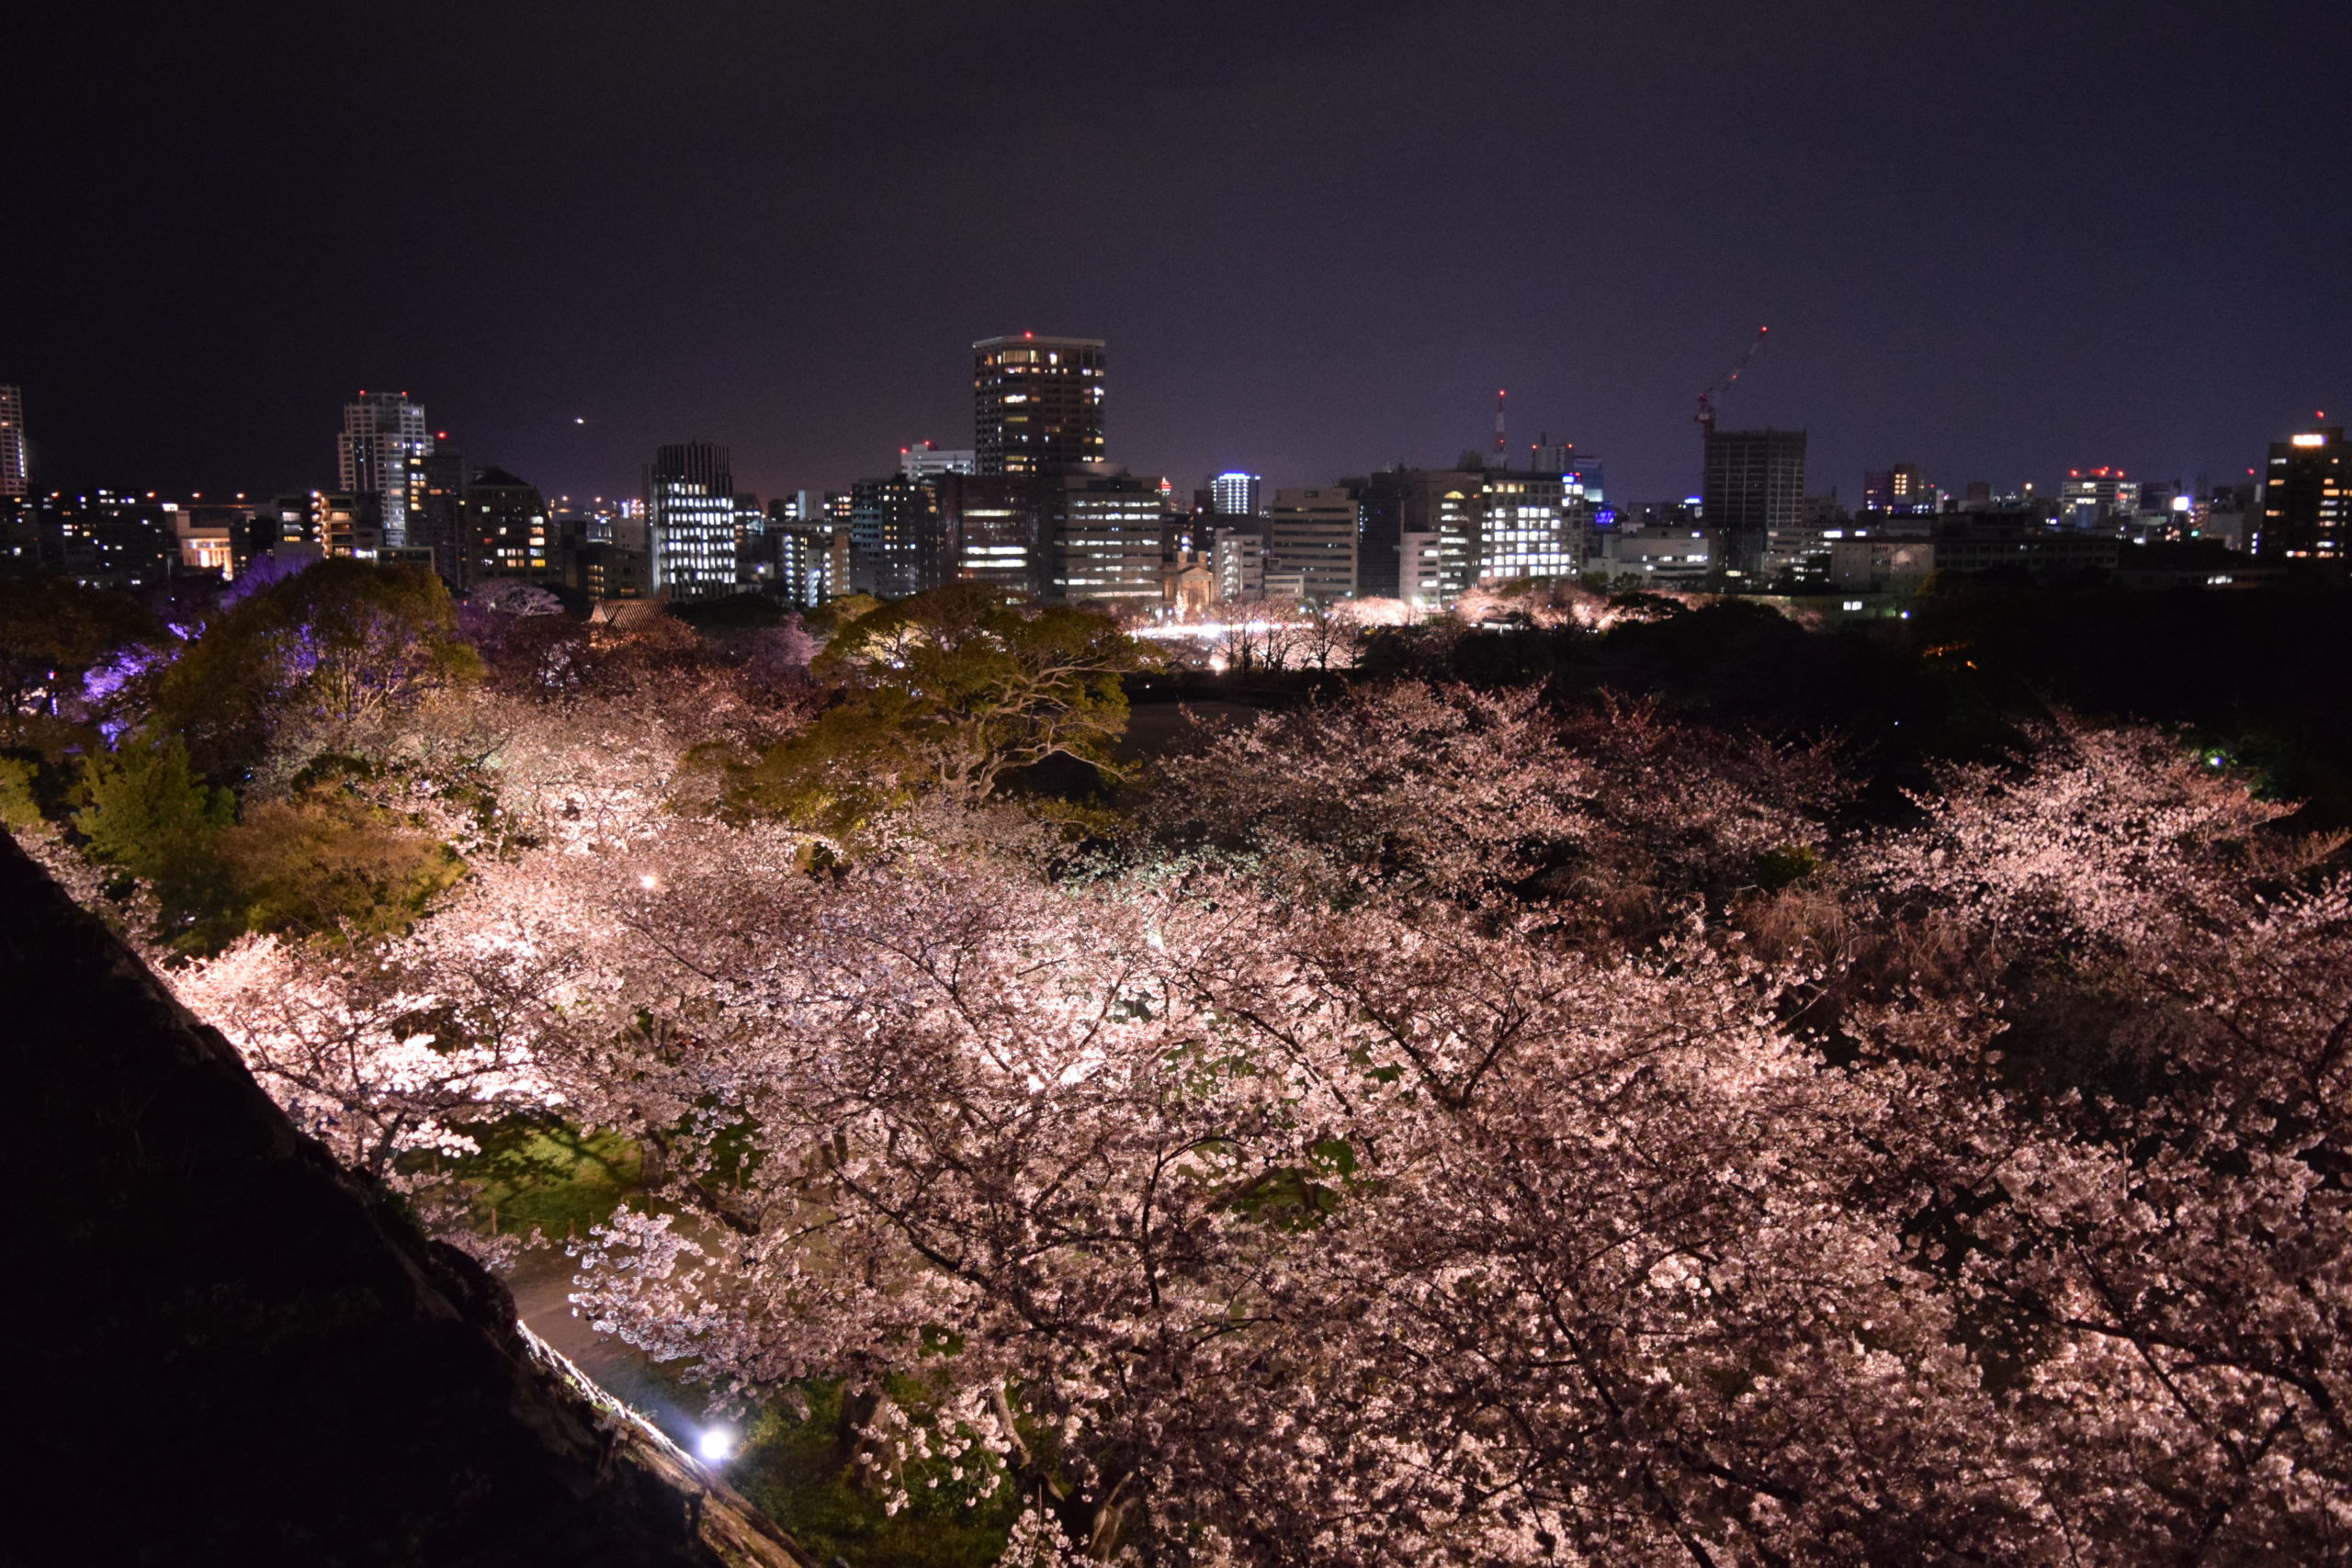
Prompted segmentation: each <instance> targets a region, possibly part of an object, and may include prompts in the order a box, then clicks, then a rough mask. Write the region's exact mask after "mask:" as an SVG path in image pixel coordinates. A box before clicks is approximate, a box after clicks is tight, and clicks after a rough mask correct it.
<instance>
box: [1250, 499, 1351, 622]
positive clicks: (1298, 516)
mask: <svg viewBox="0 0 2352 1568" xmlns="http://www.w3.org/2000/svg"><path fill="white" fill-rule="evenodd" d="M1265 570H1266V574H1267V575H1268V576H1269V577H1283V578H1288V577H1292V576H1295V577H1296V578H1297V579H1298V586H1299V595H1298V596H1299V597H1300V598H1302V599H1308V600H1312V601H1314V602H1315V603H1317V604H1329V603H1331V602H1332V601H1333V600H1335V599H1347V598H1351V597H1352V596H1353V595H1354V593H1355V592H1356V495H1355V491H1352V490H1345V489H1340V488H1338V487H1335V486H1327V487H1324V488H1322V489H1317V490H1279V491H1275V492H1274V509H1273V512H1272V515H1271V518H1270V521H1269V524H1268V526H1267V530H1266V565H1265Z"/></svg>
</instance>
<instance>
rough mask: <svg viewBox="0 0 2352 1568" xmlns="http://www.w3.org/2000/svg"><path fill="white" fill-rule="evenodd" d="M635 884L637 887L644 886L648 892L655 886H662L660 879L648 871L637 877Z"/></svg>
mask: <svg viewBox="0 0 2352 1568" xmlns="http://www.w3.org/2000/svg"><path fill="white" fill-rule="evenodd" d="M637 885H638V886H639V887H642V888H644V889H645V890H646V891H647V892H648V893H650V892H652V891H653V890H654V889H655V888H656V887H659V886H662V879H661V878H660V877H658V876H656V875H654V874H652V873H651V872H650V871H649V872H647V873H646V874H644V875H643V876H640V877H639V878H638V879H637Z"/></svg>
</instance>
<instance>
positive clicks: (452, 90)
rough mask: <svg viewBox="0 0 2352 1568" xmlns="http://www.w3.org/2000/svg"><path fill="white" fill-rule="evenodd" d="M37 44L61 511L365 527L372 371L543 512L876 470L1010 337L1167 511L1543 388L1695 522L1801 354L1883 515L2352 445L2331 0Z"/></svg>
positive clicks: (631, 27) (183, 36)
mask: <svg viewBox="0 0 2352 1568" xmlns="http://www.w3.org/2000/svg"><path fill="white" fill-rule="evenodd" d="M30 9H32V10H33V11H34V13H35V14H34V15H31V16H26V15H24V14H22V12H21V11H13V10H12V12H11V16H10V20H9V21H8V22H7V23H6V24H5V27H6V29H7V31H8V34H9V36H10V42H9V47H8V50H7V54H8V56H9V67H10V69H9V72H8V78H9V79H8V84H7V86H6V90H5V92H0V130H4V131H5V137H6V141H5V144H4V145H0V163H5V169H4V170H0V173H5V179H0V190H4V191H5V198H6V201H7V202H8V203H9V204H10V206H11V221H10V222H9V223H8V225H7V227H6V239H5V241H0V381H15V382H19V383H21V384H22V385H23V386H24V387H25V389H26V399H27V423H28V427H29V430H30V434H31V435H32V438H33V441H34V457H35V463H36V476H35V477H36V479H37V481H39V482H40V483H41V484H43V485H44V487H46V486H51V485H57V486H74V485H88V484H95V483H111V484H114V485H116V486H119V487H121V488H127V489H138V490H146V489H159V490H162V491H165V492H166V493H172V492H179V493H185V492H186V491H188V490H191V489H196V490H204V491H212V492H219V491H228V490H236V489H246V490H254V491H262V490H269V489H276V488H284V487H290V486H295V485H311V484H328V483H332V481H333V478H334V432H335V430H336V428H337V426H338V423H339V421H340V417H341V412H340V406H339V405H340V404H341V403H342V401H343V400H345V398H346V397H348V396H349V395H351V393H352V392H353V391H355V390H356V389H359V388H362V387H365V388H371V389H375V388H391V389H407V390H408V391H410V392H412V393H413V394H414V395H415V396H416V397H418V398H419V399H420V400H423V401H424V404H425V406H426V408H427V410H428V411H429V412H430V414H431V418H432V423H433V424H434V425H435V428H436V429H441V430H447V431H448V432H449V433H450V434H451V435H452V436H453V437H454V438H455V440H456V441H457V443H458V445H459V446H462V448H463V449H464V451H465V452H466V453H467V455H468V457H469V459H471V460H474V461H477V462H495V463H497V464H500V465H502V466H503V467H505V468H511V469H513V470H515V472H518V473H520V474H522V475H524V476H525V477H526V478H528V479H532V480H535V481H537V483H539V484H540V485H541V486H542V487H543V488H545V489H547V490H548V491H550V492H555V491H571V492H574V493H587V492H590V491H603V492H605V493H608V494H609V493H615V492H619V491H628V492H633V491H634V489H635V485H636V475H637V471H638V467H639V464H640V463H641V462H642V461H643V460H644V459H645V457H647V456H648V455H649V453H650V448H651V447H652V446H654V445H655V444H656V443H657V442H662V441H673V440H681V439H686V438H690V437H705V438H709V439H715V440H719V441H725V442H728V443H729V444H731V445H732V446H733V447H734V449H735V467H736V474H737V479H738V482H739V484H741V486H743V487H744V488H747V489H753V490H757V491H760V492H762V493H763V494H771V493H775V492H778V491H786V490H790V489H795V488H800V487H810V488H818V487H833V488H838V487H842V486H844V485H845V484H846V483H847V482H848V481H849V480H850V479H853V478H855V477H857V476H859V475H861V474H866V473H878V472H886V471H888V469H889V468H891V467H892V466H893V464H894V463H895V458H896V451H897V448H898V447H899V446H901V445H902V444H904V443H906V442H909V441H911V440H920V439H922V438H924V437H930V438H932V439H935V440H937V441H938V442H939V443H940V444H941V445H943V446H967V445H969V443H970V439H971V412H970V396H971V394H970V364H969V346H968V345H969V344H970V343H971V341H972V340H973V339H975V338H978V337H981V336H985V335H989V334H991V333H1000V332H1017V331H1021V330H1023V329H1030V330H1035V331H1037V332H1041V333H1072V334H1080V335H1087V336H1096V337H1103V338H1107V339H1108V340H1109V342H1110V345H1111V346H1110V359H1109V367H1110V374H1109V386H1110V401H1109V411H1110V412H1109V420H1110V425H1109V429H1110V451H1111V456H1112V457H1114V459H1117V460H1119V461H1122V462H1125V463H1126V464H1128V465H1129V466H1130V467H1132V468H1135V469H1136V470H1137V471H1141V472H1148V473H1166V474H1169V475H1170V476H1171V477H1173V478H1174V479H1175V480H1176V482H1177V484H1178V485H1179V487H1180V489H1189V488H1190V487H1191V486H1193V485H1194V484H1197V483H1199V482H1200V480H1201V477H1202V475H1203V474H1204V472H1206V471H1207V470H1209V469H1212V468H1225V467H1237V466H1238V467H1245V468H1252V469H1255V470H1257V471H1260V472H1262V473H1264V474H1265V475H1266V476H1267V477H1268V479H1269V480H1270V481H1271V482H1272V483H1275V484H1312V483H1317V482H1321V481H1323V480H1326V479H1330V478H1333V477H1335V476H1339V475H1342V474H1352V473H1363V472H1364V471H1366V470H1368V469H1370V468H1374V467H1379V466H1383V465H1385V464H1387V463H1391V462H1395V461H1397V460H1400V459H1401V460H1405V461H1408V462H1412V463H1416V464H1423V465H1442V464H1445V463H1448V462H1450V461H1451V460H1452V459H1453V457H1454V455H1455V454H1456V453H1457V452H1458V451H1460V450H1461V449H1462V448H1464V447H1465V446H1476V445H1482V444H1484V443H1485V442H1486V441H1487V440H1488V439H1489V438H1490V436H1491V431H1492V420H1493V412H1492V411H1493V396H1494V391H1495V389H1497V388H1498V387H1508V388H1509V389H1510V393H1511V397H1510V404H1511V411H1512V412H1511V420H1512V435H1513V438H1514V440H1515V441H1516V442H1521V443H1523V442H1526V441H1532V439H1534V438H1535V436H1536V435H1537V434H1539V433H1542V432H1548V433H1549V434H1551V435H1552V437H1553V438H1554V439H1555V440H1560V439H1567V440H1572V441H1574V442H1576V443H1577V446H1578V447H1579V448H1580V449H1581V450H1585V451H1589V452H1595V453H1598V454H1600V456H1601V457H1603V458H1604V459H1605V460H1606V461H1607V463H1608V464H1609V478H1610V481H1611V492H1612V494H1613V495H1614V496H1615V497H1616V498H1617V499H1620V500H1624V499H1647V498H1652V497H1659V496H1667V495H1679V494H1682V493H1686V492H1687V491H1691V490H1692V489H1693V488H1695V483H1696V479H1697V467H1698V464H1697V446H1698V443H1697V436H1696V432H1695V427H1694V426H1693V425H1692V423H1691V412H1692V399H1693V395H1694V394H1695V393H1696V392H1698V391H1699V389H1701V388H1702V387H1704V386H1706V385H1707V384H1708V382H1709V381H1711V380H1713V378H1716V377H1717V376H1718V375H1719V374H1720V373H1722V372H1723V371H1724V369H1726V368H1727V367H1729V366H1730V364H1731V363H1732V362H1733V361H1734V360H1735V359H1736V357H1737V356H1738V355H1739V353H1740V352H1741V350H1742V349H1743V348H1744V347H1745V345H1746V344H1747V341H1748V340H1749V338H1750V337H1751V336H1752V335H1753V333H1754V332H1755V330H1756V328H1757V326H1758V324H1761V323H1770V326H1771V328H1772V333H1771V341H1770V346H1769V347H1767V348H1766V349H1765V351H1764V352H1763V354H1762V355H1759V356H1758V359H1757V361H1756V362H1755V365H1754V367H1752V368H1751V369H1750V370H1749V372H1748V373H1747V376H1746V377H1745V378H1743V379H1742V380H1741V382H1740V383H1739V385H1738V387H1737V388H1736V389H1735V390H1734V391H1733V392H1732V393H1731V394H1730V395H1729V397H1728V398H1726V399H1725V400H1724V404H1723V421H1724V424H1725V426H1726V427H1742V426H1747V425H1749V424H1763V423H1774V424H1781V425H1793V426H1804V427H1806V428H1808V429H1809V430H1810V431H1811V432H1812V454H1813V455H1812V460H1811V463H1810V465H1809V479H1810V488H1811V489H1813V490H1815V491H1825V490H1826V489H1827V488H1828V487H1829V486H1830V485H1832V484H1835V485H1837V486H1838V488H1839V490H1840V491H1841V493H1842V494H1844V495H1845V496H1846V497H1847V498H1848V499H1849V501H1851V500H1854V499H1855V498H1856V492H1857V491H1858V490H1859V488H1860V474H1861V470H1862V468H1864V467H1865V466H1871V467H1878V466H1883V464H1885V463H1888V462H1891V461H1897V460H1914V461H1917V462H1920V463H1923V464H1925V465H1926V466H1927V468H1928V472H1929V473H1930V475H1931V476H1932V477H1933V478H1934V479H1936V480H1937V481H1939V482H1940V483H1943V484H1945V485H1947V486H1950V487H1951V488H1953V489H1957V488H1958V487H1959V486H1960V485H1961V484H1962V483H1963V482H1965V481H1966V480H1968V479H1991V480H1993V481H1995V482H1996V485H1998V486H2000V487H2002V488H2007V487H2009V486H2012V485H2014V484H2015V483H2016V482H2017V481H2018V480H2019V479H2036V480H2038V481H2041V482H2044V483H2048V482H2050V481H2052V480H2054V479H2056V478H2057V477H2058V476H2059V475H2061V474H2062V473H2063V472H2064V469H2066V468H2069V467H2076V466H2089V465H2093V464H2098V463H2114V464H2121V465H2123V466H2125V467H2126V468H2130V469H2131V471H2132V472H2134V473H2135V474H2144V475H2146V476H2147V477H2151V478H2167V479H2168V478H2173V477H2179V478H2182V479H2191V478H2193V477H2194V476H2195V475H2197V474H2199V473H2200V472H2201V473H2206V474H2210V475H2211V476H2212V478H2213V479H2215V480H2216V481H2217V482H2218V481H2220V480H2222V479H2225V478H2228V477H2231V476H2243V474H2244V471H2245V468H2247V467H2248V466H2249V465H2252V464H2255V463H2256V462H2257V461H2258V460H2259V459H2260V457H2261V455H2262V453H2263V449H2264V444H2265V443H2267V442H2268V441H2269V440H2271V439H2274V438H2275V437H2276V436H2277V435H2278V434H2281V433H2283V432H2284V431H2286V430H2288V429H2289V428H2291V427H2294V426H2296V425H2297V424H2299V423H2308V421H2309V419H2310V416H2311V415H2312V411H2313V410H2314V409H2317V408H2325V409H2327V410H2328V411H2329V412H2330V414H2331V415H2332V416H2339V417H2340V412H2352V190H2347V188H2346V186H2347V185H2352V107H2347V105H2352V75H2347V62H2352V7H2346V6H2343V5H2342V4H2341V3H2340V0H2331V3H2327V4H2301V3H2277V4H2273V3H2265V0H2237V3H2234V4H2214V5H2165V4H2161V3H2159V4H2143V5H2131V6H2121V5H2114V6H2110V5H2098V6H2092V5H2074V6H2069V5H2064V4H2062V3H2057V0H2035V3H2030V4H2012V3H2007V0H1994V3H1983V0H1965V3H1961V4H1932V5H1930V4H1900V5H1884V4H1882V5H1860V4H1804V3H1799V4H1768V3H1764V0H1629V3H1610V4H1589V5H1544V4H1490V5H1481V4H1453V5H1405V4H1387V3H1382V0H1345V3H1337V0H1335V3H1322V0H1297V3H1292V0H1192V3H1190V4H1182V5H1158V4H1145V3H1142V0H1085V3H1079V0H1025V3H1020V4H996V3H993V0H974V3H967V4H899V5H888V4H875V3H869V0H842V3H839V4H834V5H827V6H802V5H797V4H776V3H766V4H756V3H752V0H734V3H706V0H665V3H661V4H643V5H614V4H599V3H596V0H569V3H564V4H543V5H538V4H505V3H501V0H471V3H468V4H436V3H424V4H417V3H413V0H403V3H400V4H383V3H378V4H369V5H349V4H335V3H332V0H311V3H309V4H305V5H301V6H287V7H283V8H280V7H272V6H257V5H248V6H238V5H229V6H179V7H176V8H174V9H172V10H170V11H164V10H163V9H162V8H159V7H142V8H137V9H134V8H130V7H117V6H105V5H96V4H84V5H80V6H54V7H51V6H48V5H46V4H45V3H44V4H40V5H37V6H33V7H31V8H30ZM2338 404H2342V405H2344V410H2343V411H2339V409H2338V406H2337V405H2338ZM575 419H584V420H585V421H586V422H587V423H584V424H575V423H573V422H574V420H575Z"/></svg>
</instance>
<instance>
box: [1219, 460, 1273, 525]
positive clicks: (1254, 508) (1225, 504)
mask: <svg viewBox="0 0 2352 1568" xmlns="http://www.w3.org/2000/svg"><path fill="white" fill-rule="evenodd" d="M1265 482H1266V481H1265V480H1263V479H1260V478H1259V477H1258V476H1257V475H1256V474H1245V473H1243V472H1241V471H1240V470H1239V469H1238V468H1235V469H1229V470H1227V472H1225V473H1222V474H1219V475H1217V476H1216V478H1215V479H1211V480H1209V495H1210V497H1211V499H1212V501H1213V502H1214V503H1215V505H1216V512H1217V515H1218V516H1220V517H1255V516H1257V515H1258V507H1259V496H1260V494H1261V487H1262V486H1263V485H1264V484H1265Z"/></svg>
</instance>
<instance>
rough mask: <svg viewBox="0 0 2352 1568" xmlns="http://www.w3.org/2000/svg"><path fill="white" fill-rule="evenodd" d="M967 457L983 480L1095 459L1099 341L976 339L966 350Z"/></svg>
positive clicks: (1099, 424) (1099, 436)
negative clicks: (987, 476)
mask: <svg viewBox="0 0 2352 1568" xmlns="http://www.w3.org/2000/svg"><path fill="white" fill-rule="evenodd" d="M972 402H973V433H972V434H973V441H972V446H973V450H974V453H975V454H976V457H975V462H976V465H977V468H976V471H977V472H979V473H983V474H1048V473H1058V472H1062V471H1064V470H1067V469H1069V468H1078V467H1080V466H1083V465H1085V464H1088V463H1100V462H1102V461H1103V457H1104V452H1103V341H1102V340H1101V339H1100V338H1089V337H1039V336H1038V335H1036V334H1035V333H1021V334H1020V335H1019V336H1018V337H992V338H983V339H981V340H980V341H979V342H978V343H976V344H973V345H972Z"/></svg>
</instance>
